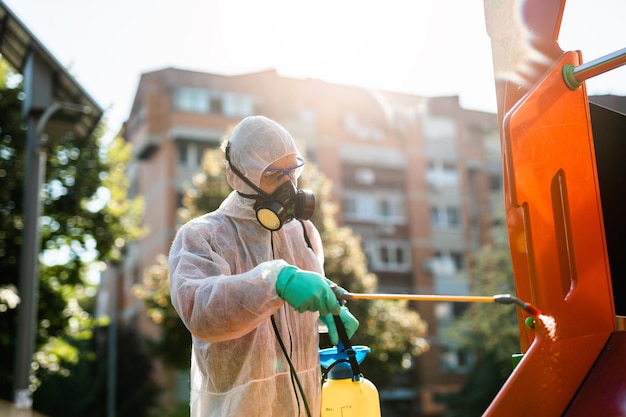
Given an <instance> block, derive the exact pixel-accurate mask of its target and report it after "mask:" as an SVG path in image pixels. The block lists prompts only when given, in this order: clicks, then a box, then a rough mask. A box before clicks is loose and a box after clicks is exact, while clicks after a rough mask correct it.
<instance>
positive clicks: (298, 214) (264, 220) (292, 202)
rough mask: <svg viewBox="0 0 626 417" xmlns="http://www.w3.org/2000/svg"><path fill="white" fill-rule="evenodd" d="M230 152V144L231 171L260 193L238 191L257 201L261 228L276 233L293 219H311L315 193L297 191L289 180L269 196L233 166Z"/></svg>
mask: <svg viewBox="0 0 626 417" xmlns="http://www.w3.org/2000/svg"><path fill="white" fill-rule="evenodd" d="M229 151H230V143H228V145H226V161H227V162H228V164H229V166H230V169H231V170H232V171H233V172H234V173H235V175H237V176H238V177H239V178H241V180H242V181H243V182H245V183H246V184H248V185H249V186H250V187H252V189H253V190H255V191H256V192H257V193H258V194H256V195H251V194H243V193H241V192H239V191H238V193H239V195H241V196H242V197H245V198H251V199H254V200H256V202H255V203H254V211H255V213H256V218H257V220H258V221H259V223H260V224H261V226H263V227H265V228H266V229H267V230H270V231H272V232H275V231H277V230H279V229H280V228H281V227H283V225H284V224H285V223H288V222H290V221H291V220H293V219H298V220H309V219H310V218H311V216H312V215H313V211H315V195H314V194H313V191H311V190H300V189H297V188H296V186H295V185H294V184H293V182H291V180H288V181H285V182H284V183H282V184H281V185H280V186H279V187H278V188H277V189H276V190H274V192H273V193H271V194H268V193H266V192H265V191H263V190H262V189H260V188H259V187H257V186H256V185H254V183H253V182H252V181H250V180H249V179H248V178H246V177H245V176H244V175H243V173H242V172H241V171H239V169H237V167H235V166H234V165H233V163H232V162H231V161H230V153H229Z"/></svg>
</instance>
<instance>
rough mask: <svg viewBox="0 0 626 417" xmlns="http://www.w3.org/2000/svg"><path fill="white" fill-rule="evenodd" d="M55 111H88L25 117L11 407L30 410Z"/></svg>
mask: <svg viewBox="0 0 626 417" xmlns="http://www.w3.org/2000/svg"><path fill="white" fill-rule="evenodd" d="M59 110H68V111H76V112H82V113H89V112H90V111H91V108H90V107H88V106H82V105H78V104H74V103H64V102H57V103H53V104H52V105H50V106H49V107H48V108H47V109H46V110H45V111H44V112H43V114H42V115H41V117H35V116H32V117H29V120H28V130H27V138H26V164H25V167H26V178H25V182H24V215H23V224H24V226H23V229H22V255H21V266H20V281H19V295H20V305H19V308H18V316H17V339H16V342H15V345H16V355H15V398H14V401H15V406H16V407H17V408H26V409H30V408H32V389H31V387H30V385H31V381H30V378H31V364H32V358H33V352H34V346H35V335H36V329H37V326H36V321H37V303H38V299H39V297H38V295H39V252H40V250H41V239H40V232H39V217H40V216H41V199H40V193H41V186H42V184H43V182H44V178H45V173H46V159H47V152H46V142H47V135H46V134H45V127H46V125H47V123H48V121H49V120H50V118H51V117H52V116H53V115H54V113H56V112H57V111H59Z"/></svg>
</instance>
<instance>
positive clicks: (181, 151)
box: [176, 142, 189, 166]
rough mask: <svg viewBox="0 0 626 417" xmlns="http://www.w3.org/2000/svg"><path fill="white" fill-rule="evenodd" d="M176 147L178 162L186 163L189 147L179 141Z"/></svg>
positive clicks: (183, 164)
mask: <svg viewBox="0 0 626 417" xmlns="http://www.w3.org/2000/svg"><path fill="white" fill-rule="evenodd" d="M176 148H177V149H178V163H179V164H180V165H182V166H185V165H187V161H188V160H189V148H188V147H187V144H186V143H184V142H179V143H178V144H177V146H176Z"/></svg>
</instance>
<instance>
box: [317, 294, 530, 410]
mask: <svg viewBox="0 0 626 417" xmlns="http://www.w3.org/2000/svg"><path fill="white" fill-rule="evenodd" d="M335 294H336V295H337V299H338V300H339V302H340V303H341V304H343V303H345V302H346V301H347V300H410V301H445V302H469V303H472V302H473V303H477V302H478V303H499V304H515V305H517V306H519V307H520V308H522V309H523V310H524V311H526V312H527V313H528V314H529V315H531V316H532V317H535V318H537V317H539V316H540V315H541V311H540V310H539V309H538V308H537V307H535V306H534V305H532V304H530V303H526V302H524V301H522V300H520V299H519V298H517V297H514V296H512V295H510V294H497V295H494V296H455V295H422V294H354V293H350V292H339V291H336V288H335ZM333 317H334V319H335V325H336V327H337V333H338V335H339V340H340V341H339V343H338V344H337V346H336V347H334V348H328V349H321V350H320V352H319V355H320V364H321V365H322V367H323V368H324V369H325V372H324V374H323V385H322V406H321V417H352V416H354V417H357V416H358V417H361V416H364V417H380V400H379V396H378V390H377V389H376V387H375V386H374V384H373V383H372V382H371V381H369V380H367V379H366V378H365V377H364V376H363V375H362V374H361V372H360V370H359V364H360V363H361V362H362V361H363V359H365V356H366V355H367V353H368V352H369V351H370V348H369V347H367V346H354V347H352V346H351V345H350V340H349V339H348V335H347V334H346V329H345V327H344V325H343V323H342V322H341V320H340V319H339V317H338V316H333Z"/></svg>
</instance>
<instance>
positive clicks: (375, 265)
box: [119, 68, 502, 415]
mask: <svg viewBox="0 0 626 417" xmlns="http://www.w3.org/2000/svg"><path fill="white" fill-rule="evenodd" d="M488 93H489V92H486V94H488ZM253 114H263V115H266V116H268V117H270V118H272V119H275V120H276V121H278V122H279V123H281V124H282V125H283V126H285V127H286V128H287V130H289V131H290V132H291V134H292V135H293V136H294V138H295V139H296V141H297V142H298V143H299V147H300V149H301V151H302V152H303V153H304V154H305V157H306V158H307V160H310V161H313V162H314V163H315V164H316V165H318V166H319V169H320V170H321V171H322V172H323V173H324V174H325V175H326V176H327V177H329V178H330V180H331V181H332V182H333V188H332V199H333V200H334V202H335V203H337V205H338V206H339V207H340V210H339V211H338V213H337V221H338V223H339V224H340V225H346V226H350V227H351V228H352V229H353V230H354V231H355V232H356V233H357V234H359V235H360V236H361V239H362V243H363V249H364V251H365V253H366V254H367V258H368V262H369V267H370V270H371V271H372V272H374V273H376V274H377V275H378V279H379V288H378V290H379V292H388V293H422V294H451V295H462V294H467V293H468V292H469V289H470V286H471V277H470V275H469V274H468V266H469V262H470V255H471V254H472V253H473V252H474V251H475V250H476V249H478V248H479V247H480V246H481V244H483V243H484V242H486V241H487V240H488V239H489V226H490V216H491V213H492V210H493V207H494V202H493V200H492V199H493V195H494V192H498V191H500V190H501V186H502V174H501V155H500V144H499V135H498V126H497V117H496V115H495V114H491V113H485V112H479V111H472V110H467V109H463V108H461V106H460V104H459V100H458V97H435V98H427V97H421V96H415V95H408V94H400V93H391V92H384V91H373V90H369V89H364V88H359V87H354V86H347V85H338V84H331V83H327V82H324V81H321V80H316V79H294V78H287V77H283V76H280V75H278V74H277V73H276V72H275V71H273V70H268V71H262V72H258V73H250V74H242V75H236V76H223V75H217V74H209V73H201V72H194V71H187V70H181V69H175V68H165V69H162V70H157V71H153V72H149V73H145V74H142V75H141V78H140V81H139V85H138V88H137V93H136V96H135V100H134V103H133V106H132V110H131V113H130V115H129V117H128V121H127V123H126V126H125V138H126V140H128V141H129V142H130V143H132V145H133V161H132V164H131V167H130V171H129V175H130V178H131V179H132V184H133V185H132V193H134V194H135V195H141V196H143V198H144V199H145V202H146V213H145V217H144V223H145V225H146V226H148V227H149V230H150V233H149V235H147V236H146V237H145V238H144V239H142V240H141V241H140V242H138V243H136V244H134V245H132V246H131V247H130V248H129V251H128V254H127V255H128V256H127V259H126V260H125V263H124V265H123V267H122V271H121V275H122V282H123V284H122V285H121V293H122V294H123V296H122V300H120V302H119V307H120V314H122V317H126V318H133V317H136V316H138V312H140V310H141V305H140V303H139V302H138V301H137V300H134V299H133V297H132V295H131V292H130V288H131V287H132V285H134V284H135V283H136V282H139V281H140V280H141V277H142V275H143V273H144V272H145V271H146V269H148V268H149V267H150V266H151V265H153V264H154V263H155V258H156V256H157V255H158V254H165V253H167V252H168V250H169V246H170V244H171V241H172V239H173V236H174V234H175V230H176V227H177V220H176V216H175V210H176V209H177V207H178V205H179V202H180V196H181V194H182V190H183V188H184V187H185V186H188V185H189V184H190V182H191V177H192V175H193V174H194V173H195V172H197V171H198V170H199V168H200V161H201V158H202V155H203V152H204V151H205V150H206V149H209V148H214V147H217V146H218V145H219V143H220V141H221V138H222V137H223V135H224V134H225V133H226V131H227V130H228V129H229V128H230V127H232V126H233V125H234V124H236V123H237V122H238V121H239V120H241V119H242V118H244V117H246V116H249V115H253ZM500 198H501V197H500ZM415 307H416V308H417V309H418V310H419V312H420V314H421V315H422V317H423V318H424V319H425V320H427V322H428V324H429V341H430V343H431V350H430V351H429V352H428V353H426V354H424V355H423V356H422V357H420V358H418V359H417V360H416V361H415V362H414V365H413V366H414V375H415V381H414V382H415V384H416V385H417V386H414V387H412V388H413V389H414V391H415V392H417V393H418V395H417V397H416V396H415V395H414V393H413V392H411V390H409V392H410V396H411V397H412V398H411V399H410V400H411V401H416V402H417V403H419V405H418V408H419V409H420V410H421V411H420V413H421V415H438V414H440V413H441V411H442V408H441V406H440V405H439V404H436V402H435V401H434V400H433V398H434V397H435V395H434V394H436V393H437V392H444V391H445V392H447V391H451V390H455V389H457V388H458V387H459V384H460V383H461V382H462V380H463V375H464V373H465V372H466V371H467V365H468V363H467V358H466V357H464V355H463V354H462V352H457V351H456V350H455V347H454V346H453V345H451V344H449V343H448V342H447V341H446V340H444V339H443V338H441V337H440V336H438V327H439V325H440V324H441V325H445V323H449V322H450V321H451V320H453V319H454V317H455V316H456V315H458V314H459V313H460V309H459V307H462V306H459V305H452V304H446V303H419V304H416V305H415ZM381 397H384V393H381ZM413 397H414V398H413Z"/></svg>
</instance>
